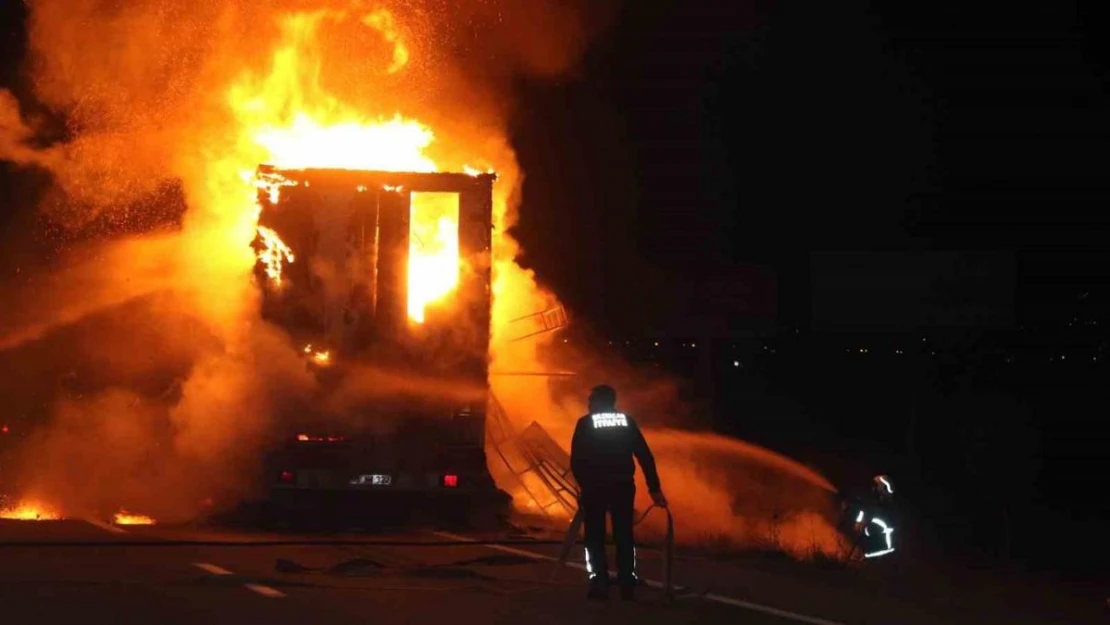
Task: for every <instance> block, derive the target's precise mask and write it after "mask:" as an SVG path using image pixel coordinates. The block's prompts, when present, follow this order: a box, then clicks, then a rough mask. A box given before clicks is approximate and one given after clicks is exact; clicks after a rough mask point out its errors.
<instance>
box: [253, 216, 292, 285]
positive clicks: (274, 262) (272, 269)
mask: <svg viewBox="0 0 1110 625" xmlns="http://www.w3.org/2000/svg"><path fill="white" fill-rule="evenodd" d="M258 236H259V237H261V238H262V244H263V245H265V246H266V247H265V248H263V249H262V250H261V251H259V252H258V260H259V261H261V262H262V264H263V265H264V266H265V267H266V275H267V276H269V277H270V279H271V280H273V281H274V282H278V283H280V282H281V265H282V263H283V262H290V263H291V262H293V250H291V249H289V246H288V245H286V244H285V242H284V241H282V240H281V237H279V236H278V235H277V233H276V232H274V231H273V230H271V229H270V228H267V227H265V226H259V227H258Z"/></svg>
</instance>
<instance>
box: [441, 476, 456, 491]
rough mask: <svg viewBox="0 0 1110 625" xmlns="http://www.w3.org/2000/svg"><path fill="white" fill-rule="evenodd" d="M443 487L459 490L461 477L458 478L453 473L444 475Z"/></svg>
mask: <svg viewBox="0 0 1110 625" xmlns="http://www.w3.org/2000/svg"><path fill="white" fill-rule="evenodd" d="M443 485H444V486H445V487H447V488H458V486H459V476H457V475H455V474H453V473H448V474H447V475H444V476H443Z"/></svg>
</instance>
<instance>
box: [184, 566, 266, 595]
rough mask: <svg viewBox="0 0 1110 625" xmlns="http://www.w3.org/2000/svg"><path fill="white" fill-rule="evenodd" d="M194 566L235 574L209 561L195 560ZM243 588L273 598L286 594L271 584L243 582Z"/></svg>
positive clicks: (216, 572)
mask: <svg viewBox="0 0 1110 625" xmlns="http://www.w3.org/2000/svg"><path fill="white" fill-rule="evenodd" d="M193 566H195V567H197V568H198V569H200V570H202V571H205V572H207V573H211V574H213V575H234V573H232V572H231V571H229V570H227V569H225V568H224V567H222V566H216V565H215V564H208V563H207V562H194V563H193ZM243 588H246V589H247V590H250V591H253V592H256V593H258V594H260V595H262V596H263V597H270V598H272V599H277V598H279V597H284V596H285V593H283V592H281V591H280V590H278V589H276V588H270V587H269V586H266V585H264V584H254V583H247V584H243Z"/></svg>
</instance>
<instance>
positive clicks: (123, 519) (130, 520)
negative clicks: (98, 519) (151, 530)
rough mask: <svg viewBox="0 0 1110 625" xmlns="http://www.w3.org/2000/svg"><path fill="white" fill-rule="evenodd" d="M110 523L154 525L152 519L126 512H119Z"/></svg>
mask: <svg viewBox="0 0 1110 625" xmlns="http://www.w3.org/2000/svg"><path fill="white" fill-rule="evenodd" d="M112 523H115V524H116V525H155V521H154V519H153V518H151V517H148V516H146V515H143V514H134V513H132V512H128V511H126V510H120V511H119V512H117V513H116V514H115V516H113V517H112Z"/></svg>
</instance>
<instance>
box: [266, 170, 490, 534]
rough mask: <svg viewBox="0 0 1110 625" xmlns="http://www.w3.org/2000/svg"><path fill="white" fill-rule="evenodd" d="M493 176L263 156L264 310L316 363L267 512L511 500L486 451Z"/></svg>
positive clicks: (340, 516)
mask: <svg viewBox="0 0 1110 625" xmlns="http://www.w3.org/2000/svg"><path fill="white" fill-rule="evenodd" d="M495 179H496V176H495V175H493V174H480V175H470V174H461V173H396V172H381V171H359V170H334V169H305V170H280V169H276V168H273V167H268V166H263V167H261V168H260V169H259V170H258V172H257V176H256V181H257V183H258V187H259V198H258V200H259V204H260V206H261V212H260V216H259V228H258V231H259V234H258V236H257V238H256V240H255V243H254V245H255V248H256V251H257V252H258V258H259V263H258V265H257V267H256V276H257V278H258V280H259V283H260V284H261V285H262V293H263V301H262V316H263V318H264V319H266V320H267V321H269V322H270V323H273V324H276V325H278V326H280V327H282V328H284V329H285V330H286V331H287V332H288V333H289V335H290V336H291V337H293V340H294V341H295V342H296V343H295V344H296V345H298V346H302V347H300V349H301V350H302V352H303V356H304V358H305V361H306V367H308V368H309V369H310V370H311V371H312V372H313V373H314V374H315V376H316V380H317V390H316V393H317V395H316V397H314V398H313V400H312V402H311V406H310V407H308V408H302V409H293V410H288V411H286V412H285V413H284V414H279V415H277V417H278V422H279V423H280V426H279V427H280V428H281V432H282V433H283V435H284V438H283V441H284V442H283V443H282V444H281V445H280V446H279V447H278V448H277V449H276V450H274V451H273V452H272V453H271V454H269V456H268V457H267V459H266V462H265V463H264V464H265V480H266V482H267V483H268V488H267V491H268V496H267V499H266V506H265V508H266V511H267V514H266V518H267V519H268V520H270V521H273V520H277V519H281V520H286V521H294V522H312V521H314V520H315V521H319V520H322V519H331V520H333V521H338V522H340V523H347V524H350V523H355V524H358V525H360V526H366V525H373V524H377V523H395V522H412V521H418V520H423V521H443V520H452V521H457V520H462V519H475V518H485V519H492V518H495V515H499V514H502V513H504V512H507V510H508V507H509V505H510V502H511V498H510V497H509V496H508V495H507V494H506V493H504V492H502V491H500V490H498V489H497V487H496V485H495V484H494V481H493V479H492V477H491V475H490V472H489V469H488V466H487V464H486V454H485V430H486V413H487V406H488V404H489V386H488V374H489V370H488V366H489V348H490V313H491V236H492V230H493V219H492V191H493V183H494V181H495Z"/></svg>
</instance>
